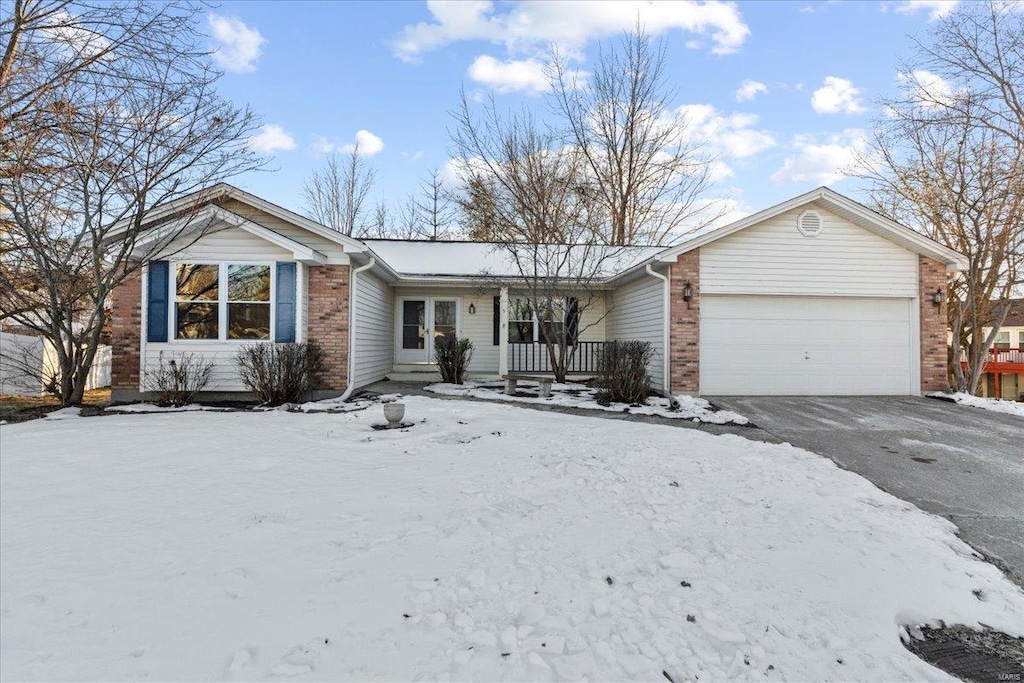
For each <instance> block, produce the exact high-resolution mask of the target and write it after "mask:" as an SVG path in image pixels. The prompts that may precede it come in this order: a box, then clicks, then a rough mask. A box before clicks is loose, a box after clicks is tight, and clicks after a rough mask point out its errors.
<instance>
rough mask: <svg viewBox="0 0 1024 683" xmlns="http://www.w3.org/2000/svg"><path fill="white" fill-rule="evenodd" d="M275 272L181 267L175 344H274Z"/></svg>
mask: <svg viewBox="0 0 1024 683" xmlns="http://www.w3.org/2000/svg"><path fill="white" fill-rule="evenodd" d="M272 270H273V269H272V268H271V266H270V264H266V263H178V264H175V267H174V307H173V324H174V338H175V339H182V340H192V339H195V340H201V339H206V340H217V341H225V340H248V339H255V340H260V339H262V340H266V339H270V333H271V329H270V328H271V302H272V301H273V297H272V296H271V282H272V276H271V273H272Z"/></svg>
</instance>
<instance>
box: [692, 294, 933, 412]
mask: <svg viewBox="0 0 1024 683" xmlns="http://www.w3.org/2000/svg"><path fill="white" fill-rule="evenodd" d="M700 305H701V319H700V391H701V393H702V394H707V395H711V396H715V395H718V396H723V395H755V396H756V395H798V396H800V395H822V396H825V395H840V396H844V395H908V394H916V393H917V387H918V386H919V385H918V373H917V372H916V368H917V363H918V360H917V358H918V354H917V353H915V344H916V335H915V332H914V330H915V326H916V318H915V315H914V311H915V310H916V305H915V302H914V300H913V299H897V298H881V297H874V298H854V297H842V298H831V297H797V296H719V295H706V296H703V297H701V302H700Z"/></svg>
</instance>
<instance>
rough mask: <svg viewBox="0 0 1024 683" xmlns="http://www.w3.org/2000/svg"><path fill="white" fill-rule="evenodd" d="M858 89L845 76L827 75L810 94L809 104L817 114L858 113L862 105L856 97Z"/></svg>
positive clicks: (858, 94)
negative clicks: (819, 85) (820, 84)
mask: <svg viewBox="0 0 1024 683" xmlns="http://www.w3.org/2000/svg"><path fill="white" fill-rule="evenodd" d="M859 96H860V89H859V88H855V87H854V85H853V83H852V82H850V81H848V80H846V79H845V78H839V77H837V76H827V77H826V78H825V82H824V83H823V84H822V86H821V87H820V88H818V89H817V90H815V91H814V94H813V95H812V96H811V106H812V107H814V111H816V112H818V113H819V114H838V113H840V112H842V113H844V114H858V113H860V112H862V111H864V105H863V104H861V103H860V101H859V100H858V99H857V98H858V97H859Z"/></svg>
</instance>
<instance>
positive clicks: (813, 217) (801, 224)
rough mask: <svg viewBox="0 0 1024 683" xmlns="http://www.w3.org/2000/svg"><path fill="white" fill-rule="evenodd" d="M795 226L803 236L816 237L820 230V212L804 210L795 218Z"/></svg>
mask: <svg viewBox="0 0 1024 683" xmlns="http://www.w3.org/2000/svg"><path fill="white" fill-rule="evenodd" d="M796 227H797V229H798V230H800V232H801V234H803V236H804V237H817V236H818V234H819V233H820V232H821V228H822V221H821V214H820V213H818V212H817V211H804V212H803V213H802V214H800V216H799V217H798V218H797V219H796Z"/></svg>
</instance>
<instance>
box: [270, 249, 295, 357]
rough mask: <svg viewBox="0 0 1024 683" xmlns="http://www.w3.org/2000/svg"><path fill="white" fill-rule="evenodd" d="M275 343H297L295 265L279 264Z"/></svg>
mask: <svg viewBox="0 0 1024 683" xmlns="http://www.w3.org/2000/svg"><path fill="white" fill-rule="evenodd" d="M274 306H275V309H274V316H275V320H274V325H275V330H276V331H275V332H274V341H276V342H279V343H291V342H294V341H295V264H294V263H291V262H284V261H282V262H280V263H278V264H277V292H276V295H275V301H274Z"/></svg>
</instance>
